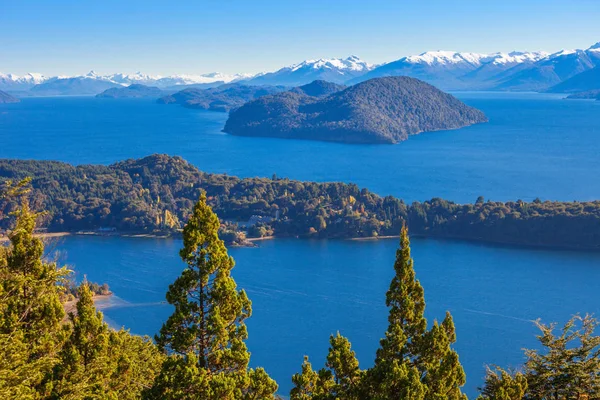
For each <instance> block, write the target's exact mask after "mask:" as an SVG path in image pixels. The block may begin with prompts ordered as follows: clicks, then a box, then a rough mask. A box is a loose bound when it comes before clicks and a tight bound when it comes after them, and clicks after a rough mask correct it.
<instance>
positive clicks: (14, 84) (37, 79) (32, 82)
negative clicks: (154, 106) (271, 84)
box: [0, 70, 253, 94]
mask: <svg viewBox="0 0 600 400" xmlns="http://www.w3.org/2000/svg"><path fill="white" fill-rule="evenodd" d="M252 76H253V75H250V74H234V75H229V74H222V73H220V72H213V73H209V74H203V75H170V76H160V75H148V74H144V73H141V72H136V73H134V74H126V73H116V74H110V75H100V74H98V73H96V72H95V71H93V70H92V71H90V72H88V73H87V74H85V75H75V76H68V75H58V76H53V77H45V76H43V75H42V74H27V75H23V76H19V75H14V74H2V73H0V90H8V91H26V90H30V89H33V88H34V87H35V86H36V85H42V86H41V87H40V88H35V89H34V90H33V91H34V92H37V93H41V92H45V91H49V92H56V88H58V87H60V88H61V89H60V90H58V92H60V93H62V92H63V91H65V90H66V91H67V92H71V91H70V90H67V87H68V86H73V87H74V88H77V90H76V92H77V93H71V94H89V93H88V92H89V90H96V88H98V87H103V88H105V89H108V88H109V87H116V86H129V85H131V84H142V85H148V86H158V87H160V88H168V87H173V86H186V85H209V84H223V83H230V82H237V81H240V80H244V79H249V78H251V77H252ZM105 89H103V90H105ZM79 90H84V92H85V93H79ZM93 94H96V93H93Z"/></svg>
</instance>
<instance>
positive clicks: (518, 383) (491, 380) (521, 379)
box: [478, 368, 527, 400]
mask: <svg viewBox="0 0 600 400" xmlns="http://www.w3.org/2000/svg"><path fill="white" fill-rule="evenodd" d="M480 390H481V396H479V397H478V400H521V399H523V398H524V397H525V393H526V392H527V378H526V376H525V375H524V374H522V373H521V372H516V373H514V374H511V373H510V372H508V371H505V370H503V369H501V368H495V369H494V370H492V369H490V368H488V370H487V373H486V376H485V384H484V387H483V388H482V389H480Z"/></svg>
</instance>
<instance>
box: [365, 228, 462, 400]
mask: <svg viewBox="0 0 600 400" xmlns="http://www.w3.org/2000/svg"><path fill="white" fill-rule="evenodd" d="M394 271H395V276H394V277H393V279H392V282H391V284H390V289H389V290H388V292H387V295H386V305H387V306H388V307H389V309H390V311H389V317H388V323H389V326H388V329H387V331H386V333H385V337H384V338H383V339H382V340H381V346H380V348H379V349H378V350H377V357H376V359H375V365H374V366H373V368H372V369H370V370H369V371H368V372H367V379H365V380H364V382H363V395H364V396H369V397H370V398H374V399H426V400H429V399H432V400H433V399H465V398H466V397H465V396H464V395H463V394H462V393H461V391H460V387H461V386H463V385H464V383H465V374H464V371H463V369H462V366H461V364H460V362H459V360H458V355H457V353H456V352H455V351H454V350H452V348H451V344H453V343H454V342H455V341H456V334H455V331H454V323H453V322H452V317H451V316H450V314H449V313H447V315H446V318H445V319H444V321H443V322H442V324H438V323H437V322H436V323H434V325H433V327H432V328H431V330H429V331H428V330H427V321H426V319H425V297H424V291H423V287H422V286H421V284H420V283H419V281H418V280H417V279H416V277H415V271H414V265H413V259H412V258H411V254H410V240H409V237H408V229H407V227H406V226H403V227H402V231H401V235H400V248H399V249H398V251H397V252H396V261H395V263H394Z"/></svg>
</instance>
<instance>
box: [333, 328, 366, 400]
mask: <svg viewBox="0 0 600 400" xmlns="http://www.w3.org/2000/svg"><path fill="white" fill-rule="evenodd" d="M329 344H330V347H329V353H328V354H327V363H326V364H325V366H326V367H327V368H329V370H330V371H331V374H332V376H333V379H334V381H335V385H334V386H333V390H332V392H333V395H334V398H336V399H345V400H353V399H357V400H358V399H360V391H359V390H360V383H361V379H362V376H363V371H361V370H360V368H359V364H358V360H357V359H356V353H354V351H353V350H352V348H351V344H350V341H349V340H348V339H347V338H345V337H343V336H341V335H340V333H339V332H338V333H337V334H336V335H335V336H334V335H331V337H330V338H329Z"/></svg>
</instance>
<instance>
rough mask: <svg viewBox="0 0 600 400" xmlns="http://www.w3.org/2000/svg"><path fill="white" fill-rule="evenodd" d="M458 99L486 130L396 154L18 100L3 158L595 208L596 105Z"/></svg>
mask: <svg viewBox="0 0 600 400" xmlns="http://www.w3.org/2000/svg"><path fill="white" fill-rule="evenodd" d="M457 95H458V96H459V97H460V98H461V99H462V100H463V101H465V102H466V103H468V104H469V105H472V106H474V107H477V108H480V109H481V110H483V111H484V112H485V113H486V114H487V115H488V117H489V119H490V122H489V123H487V124H481V125H476V126H472V127H468V128H464V129H459V130H455V131H446V132H432V133H426V134H422V135H418V136H415V137H411V138H410V139H409V140H408V141H406V142H404V143H401V144H399V145H395V146H391V145H372V146H364V145H342V144H336V143H321V142H310V141H290V140H282V139H269V138H245V137H235V136H229V135H227V134H224V133H222V132H221V129H222V127H223V125H224V123H225V120H226V118H227V116H226V114H224V113H214V112H208V111H206V112H202V111H198V110H189V109H185V108H183V107H180V106H177V105H161V104H154V103H153V101H152V100H147V99H142V100H140V99H125V100H114V99H96V98H93V97H87V98H73V97H65V98H26V99H23V101H22V102H21V103H18V104H5V105H0V139H1V140H2V146H1V147H0V157H1V158H33V159H53V160H61V161H68V162H71V163H75V164H84V163H105V164H106V163H111V162H114V161H118V160H122V159H125V158H132V157H143V156H146V155H149V154H152V153H156V152H160V153H167V154H171V155H180V156H182V157H184V158H185V159H187V160H188V161H190V162H192V163H193V164H195V165H196V166H198V167H199V168H200V169H202V170H205V171H208V172H226V173H228V174H231V175H238V176H266V177H270V176H272V175H273V174H274V173H276V174H277V175H278V176H281V177H283V176H285V177H289V178H295V179H302V180H316V181H344V182H354V183H357V184H358V185H360V186H361V187H368V188H369V189H371V190H372V191H374V192H376V193H379V194H381V195H387V194H393V195H396V196H398V197H401V198H404V199H405V200H408V201H413V200H427V199H430V198H432V197H443V198H446V199H449V200H454V201H459V202H473V201H475V199H476V198H477V197H478V196H479V195H483V196H485V197H486V198H491V199H494V200H517V199H519V198H520V199H523V200H533V199H535V198H536V197H540V198H542V199H551V200H574V199H577V200H590V199H596V198H600V180H599V179H597V178H596V177H597V171H600V157H598V154H600V139H599V137H600V102H594V101H573V100H562V99H560V97H559V96H556V95H540V94H511V93H505V94H503V93H491V94H490V93H460V94H457Z"/></svg>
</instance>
